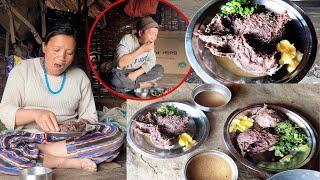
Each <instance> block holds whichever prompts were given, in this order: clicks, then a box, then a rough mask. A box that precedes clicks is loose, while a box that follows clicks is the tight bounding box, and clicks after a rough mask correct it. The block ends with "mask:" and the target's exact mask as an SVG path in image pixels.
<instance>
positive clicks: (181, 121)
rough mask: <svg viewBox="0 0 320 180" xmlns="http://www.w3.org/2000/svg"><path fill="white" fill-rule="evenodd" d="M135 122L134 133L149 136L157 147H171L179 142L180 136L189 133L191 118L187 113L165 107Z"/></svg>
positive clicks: (144, 115)
mask: <svg viewBox="0 0 320 180" xmlns="http://www.w3.org/2000/svg"><path fill="white" fill-rule="evenodd" d="M133 121H134V126H133V128H134V131H136V132H137V133H139V134H143V135H146V136H148V137H149V138H150V140H151V142H152V143H153V144H154V145H156V146H161V147H169V146H171V145H173V144H175V143H177V142H178V136H179V135H181V134H183V133H186V132H187V130H188V124H189V117H188V116H187V115H186V112H185V111H183V110H180V109H179V108H177V107H175V106H172V105H165V106H162V107H159V108H158V109H156V110H155V111H152V112H148V113H147V114H143V115H141V116H139V117H137V118H136V119H134V120H133ZM183 136H185V135H183Z"/></svg>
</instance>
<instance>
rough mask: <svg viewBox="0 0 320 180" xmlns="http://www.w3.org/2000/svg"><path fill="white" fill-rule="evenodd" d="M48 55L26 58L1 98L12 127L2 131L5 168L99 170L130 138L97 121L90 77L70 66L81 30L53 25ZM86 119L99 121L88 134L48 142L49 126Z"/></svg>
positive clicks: (0, 168)
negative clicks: (78, 33)
mask: <svg viewBox="0 0 320 180" xmlns="http://www.w3.org/2000/svg"><path fill="white" fill-rule="evenodd" d="M42 50H43V53H44V57H40V58H35V59H29V60H24V61H23V62H22V63H21V64H19V65H16V66H15V67H14V68H13V69H12V71H11V72H10V74H9V77H8V80H7V84H6V87H5V90H4V93H3V97H2V100H1V104H0V120H1V122H2V123H3V124H5V126H6V128H7V129H9V130H11V131H6V132H2V133H1V134H0V172H2V173H5V174H11V175H17V174H19V172H20V170H21V169H24V168H28V167H33V166H36V165H37V163H43V166H45V167H49V168H75V169H84V170H87V171H96V170H97V165H96V164H99V163H101V162H104V161H107V162H109V161H112V160H113V159H114V158H115V157H117V155H118V154H119V149H120V147H121V146H122V144H123V142H124V140H125V138H124V133H123V132H122V131H121V130H120V129H119V128H118V127H116V126H113V125H103V124H95V123H97V122H98V117H97V112H96V107H95V102H94V99H93V94H92V90H91V85H90V80H89V79H88V77H87V76H86V74H85V73H84V72H83V71H82V70H81V69H79V68H76V67H72V66H70V65H71V63H72V62H73V60H74V56H75V52H76V30H75V28H74V27H73V26H72V25H71V24H70V23H68V22H59V23H56V24H54V25H53V26H52V28H50V29H49V31H48V34H47V36H46V37H45V39H44V43H43V46H42ZM75 118H78V119H82V120H85V121H87V122H89V123H91V124H94V125H95V130H93V131H91V132H89V133H87V134H86V135H84V136H82V137H79V138H75V139H68V140H63V141H58V142H49V141H50V140H49V139H47V136H46V134H45V133H44V132H58V131H60V129H59V126H58V124H59V123H61V122H64V121H67V120H70V119H75Z"/></svg>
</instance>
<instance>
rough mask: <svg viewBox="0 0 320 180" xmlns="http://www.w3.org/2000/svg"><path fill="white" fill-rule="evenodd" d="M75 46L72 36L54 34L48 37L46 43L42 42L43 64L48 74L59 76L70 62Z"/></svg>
mask: <svg viewBox="0 0 320 180" xmlns="http://www.w3.org/2000/svg"><path fill="white" fill-rule="evenodd" d="M75 48H76V41H75V39H74V37H73V36H69V35H56V36H53V37H51V38H50V40H49V42H48V43H47V44H43V53H44V54H45V55H44V58H45V65H46V69H47V72H48V74H50V75H53V76H59V75H60V74H62V73H63V72H64V71H65V70H66V69H67V68H68V67H69V65H70V64H71V63H72V61H73V59H74V53H75Z"/></svg>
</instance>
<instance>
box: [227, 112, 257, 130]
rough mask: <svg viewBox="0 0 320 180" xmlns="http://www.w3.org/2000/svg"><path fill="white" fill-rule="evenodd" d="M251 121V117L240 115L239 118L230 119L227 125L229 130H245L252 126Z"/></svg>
mask: <svg viewBox="0 0 320 180" xmlns="http://www.w3.org/2000/svg"><path fill="white" fill-rule="evenodd" d="M253 122H254V120H253V119H251V118H249V117H247V116H241V117H239V119H234V120H232V122H231V124H230V127H229V132H237V131H240V132H245V131H247V130H248V129H249V128H251V127H252V126H253Z"/></svg>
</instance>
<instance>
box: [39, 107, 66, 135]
mask: <svg viewBox="0 0 320 180" xmlns="http://www.w3.org/2000/svg"><path fill="white" fill-rule="evenodd" d="M34 115H35V116H34V120H35V122H36V123H37V124H38V125H39V126H40V127H41V129H43V130H44V131H45V132H54V131H60V128H59V126H58V123H57V119H56V115H55V114H54V113H53V112H51V111H47V110H41V109H37V110H35V114H34Z"/></svg>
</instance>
